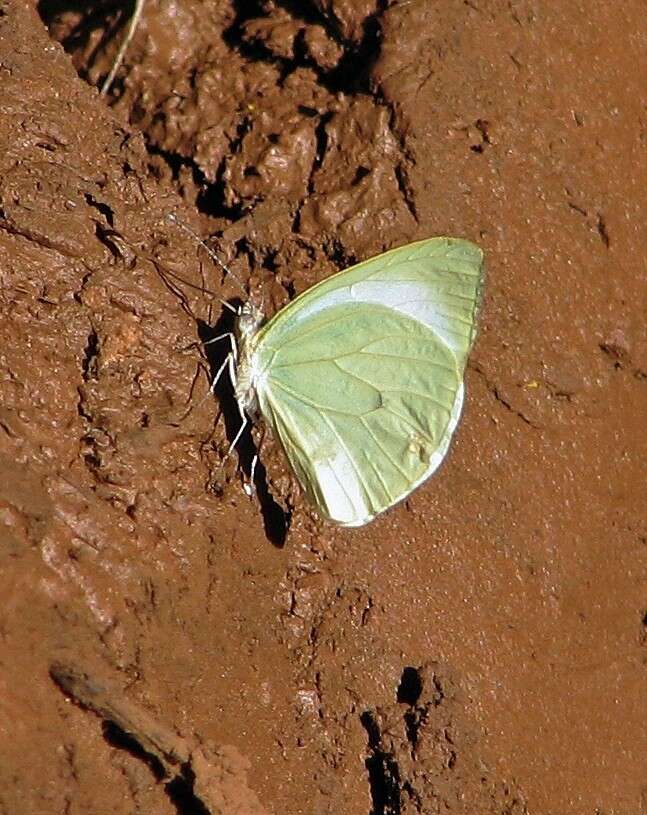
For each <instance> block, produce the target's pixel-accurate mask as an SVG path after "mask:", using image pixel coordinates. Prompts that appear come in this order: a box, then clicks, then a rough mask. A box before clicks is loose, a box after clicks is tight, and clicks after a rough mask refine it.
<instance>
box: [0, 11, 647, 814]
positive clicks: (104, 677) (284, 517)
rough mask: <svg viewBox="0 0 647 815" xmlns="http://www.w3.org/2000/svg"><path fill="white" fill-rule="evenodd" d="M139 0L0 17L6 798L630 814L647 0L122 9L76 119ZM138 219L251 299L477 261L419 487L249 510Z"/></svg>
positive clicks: (189, 809)
mask: <svg viewBox="0 0 647 815" xmlns="http://www.w3.org/2000/svg"><path fill="white" fill-rule="evenodd" d="M130 11H131V9H130V7H129V8H127V9H125V10H124V8H123V7H121V4H117V3H109V2H104V3H102V2H96V3H87V4H86V3H78V2H75V1H74V0H70V2H67V1H66V0H53V2H45V0H43V2H42V3H41V5H40V6H38V7H36V6H34V5H33V4H32V3H29V2H19V0H10V2H7V0H3V2H2V3H1V4H0V309H1V317H0V522H1V523H0V529H1V530H2V531H1V533H0V813H2V815H15V814H16V813H22V814H25V815H28V814H31V813H38V814H39V815H50V813H52V814H54V813H57V814H58V813H66V814H67V815H78V814H79V813H110V814H111V815H122V813H124V815H125V813H156V815H167V813H168V814H169V815H173V813H182V815H190V814H191V813H197V814H198V815H200V814H202V815H204V813H211V814H212V815H214V814H215V813H227V815H232V813H233V815H263V813H264V814H265V815H281V814H282V813H285V815H300V814H301V813H307V814H308V815H311V814H312V815H332V813H335V814H336V813H348V815H397V814H398V813H402V815H413V813H416V814H420V815H423V814H424V815H428V814H431V813H453V814H456V813H461V815H479V814H480V813H490V814H491V815H504V814H505V815H522V813H532V814H534V815H564V813H574V814H575V815H579V814H580V813H582V815H639V813H647V726H646V722H647V496H646V488H645V484H646V481H647V465H646V462H647V434H646V433H645V420H646V418H647V410H646V406H647V330H646V328H645V324H646V320H647V233H646V231H645V223H646V222H647V201H646V199H647V193H646V190H647V162H646V160H645V151H646V148H647V112H646V92H645V84H644V77H645V76H647V31H646V29H645V27H644V4H643V3H642V2H641V0H626V1H625V2H623V3H609V2H601V1H600V0H586V2H585V0H574V1H573V2H563V3H539V2H536V0H474V1H473V2H472V0H465V2H460V1H459V0H445V2H430V0H408V1H406V2H405V0H401V1H400V2H398V0H394V1H393V2H388V0H309V2H302V3H296V2H292V0H221V1H220V2H207V3H200V2H194V0H147V2H146V5H145V7H144V12H143V16H142V19H141V22H140V25H139V27H138V29H137V32H136V35H135V37H134V40H133V42H132V44H131V46H130V48H129V49H128V52H127V54H126V59H125V62H124V65H123V66H122V68H121V70H120V71H119V73H118V75H117V79H116V82H115V84H114V86H113V88H112V90H111V91H110V93H109V94H108V95H107V96H105V97H100V96H99V93H98V91H97V89H96V87H97V86H99V85H100V84H101V82H102V80H103V79H104V78H105V76H106V74H107V72H108V70H109V68H110V65H111V63H112V60H113V58H114V56H115V53H116V51H117V48H118V46H119V44H120V42H121V41H122V39H123V36H124V31H125V27H126V25H127V19H128V13H129V12H130ZM169 213H177V215H178V217H180V218H181V219H182V220H183V222H184V223H186V224H188V225H190V226H191V227H192V228H194V229H195V230H197V231H198V232H199V233H200V234H202V235H204V236H210V237H211V238H212V245H213V247H214V248H215V249H216V250H217V251H218V253H219V255H220V257H221V258H223V259H224V260H225V261H226V262H228V263H230V265H231V267H232V270H233V271H234V272H235V273H236V274H237V275H238V277H239V278H240V279H241V280H242V281H243V282H244V283H245V285H246V286H249V288H250V290H251V291H252V292H255V293H256V295H257V296H264V298H265V301H266V303H267V309H268V312H269V313H272V312H274V311H275V310H276V309H278V308H279V307H281V306H282V305H284V304H285V303H287V302H288V301H289V300H290V299H291V298H292V297H293V296H294V295H295V294H296V293H298V292H300V291H302V290H304V289H305V288H307V287H308V286H310V285H311V284H313V283H314V282H316V281H318V280H320V279H322V278H324V277H326V276H327V275H329V274H331V273H333V272H335V271H337V270H339V269H341V268H344V267H345V266H347V265H348V264H350V263H352V262H354V261H355V260H359V259H363V258H366V257H369V256H370V255H372V254H375V253H377V252H379V251H382V250H384V249H386V248H390V247H392V246H396V245H399V244H402V243H405V242H407V241H408V240H413V239H416V238H423V237H428V236H431V235H453V236H462V237H467V238H470V239H471V240H474V241H476V242H477V243H478V244H479V245H480V246H482V247H483V249H484V251H485V254H486V258H487V270H488V274H487V283H486V292H485V303H484V307H483V311H482V314H481V321H480V334H479V337H478V339H477V343H476V347H475V350H474V353H473V354H472V358H471V361H470V365H469V370H468V373H467V388H468V396H467V402H466V409H465V412H464V416H463V421H462V423H461V425H460V427H459V430H458V432H457V434H456V439H455V441H454V443H453V445H452V448H451V451H450V455H449V456H448V459H447V461H446V463H445V464H444V465H443V467H442V468H441V470H440V471H439V473H438V474H437V475H436V476H435V477H434V478H433V479H432V480H431V481H430V482H428V483H427V484H426V485H424V486H423V487H422V488H421V489H419V490H418V491H417V492H415V493H414V494H413V495H412V496H411V497H410V499H409V500H407V501H406V502H405V503H404V504H402V505H400V506H398V507H396V508H395V509H393V510H392V511H390V512H388V513H387V514H386V515H384V516H381V517H380V518H379V519H378V520H376V521H375V522H374V523H372V524H370V525H369V526H367V527H364V528H361V529H358V530H343V529H339V528H333V527H331V526H330V525H326V524H324V523H323V522H321V521H319V520H318V519H317V518H316V517H315V515H314V514H313V512H312V511H311V510H310V509H309V508H308V506H307V505H305V503H304V501H303V500H302V498H301V497H300V495H299V491H298V488H297V487H296V485H295V484H294V482H293V480H292V478H291V477H290V475H289V473H288V471H287V469H286V465H285V463H284V461H283V459H282V456H281V454H280V452H279V451H278V450H277V449H276V447H275V446H272V445H271V444H270V445H268V446H266V448H265V455H264V459H263V460H264V464H265V468H266V469H265V468H263V469H262V470H261V472H260V488H259V495H258V496H257V497H255V498H252V499H250V498H249V497H248V496H247V495H246V494H245V492H244V490H243V489H242V478H241V475H240V472H239V469H238V465H239V463H240V464H241V466H242V468H243V470H244V469H245V468H248V467H249V459H250V456H251V454H252V451H253V444H252V438H251V436H250V437H248V438H247V439H246V440H245V443H244V444H243V447H242V453H241V459H242V461H240V462H239V461H238V460H237V458H236V457H235V456H234V457H231V458H229V459H226V458H225V453H226V451H227V447H228V444H229V440H231V437H232V427H234V423H235V412H234V411H233V410H232V401H231V393H230V392H228V390H227V387H226V386H224V385H223V387H221V388H220V389H219V392H218V394H217V397H216V398H211V397H207V398H206V399H205V398H204V397H205V394H206V392H207V390H208V387H209V381H210V377H211V376H212V375H213V371H214V370H215V365H216V364H217V363H218V361H219V359H220V356H219V355H220V354H221V352H220V351H219V350H215V349H217V346H216V345H213V346H209V347H208V349H206V350H209V354H208V355H207V354H206V353H205V351H203V350H202V349H201V346H200V345H199V342H200V341H201V340H202V341H204V340H205V339H208V338H209V337H211V336H214V332H217V331H218V330H219V327H220V326H226V325H227V324H228V317H227V314H228V312H227V311H226V310H225V309H223V308H222V306H221V305H220V304H219V302H218V299H217V297H224V298H225V299H227V300H232V301H235V299H236V298H237V297H239V296H240V291H239V290H238V289H237V287H236V284H235V283H234V282H233V281H232V279H230V278H229V279H228V278H226V277H225V276H224V275H223V274H222V273H221V271H220V270H219V268H218V267H217V266H216V265H215V264H214V263H213V262H211V261H210V260H209V258H208V257H207V256H206V254H205V253H204V252H203V251H202V250H201V249H199V248H197V246H196V244H195V242H194V241H193V240H192V239H191V238H190V237H189V236H188V235H187V234H186V233H185V232H184V231H183V230H182V229H181V228H179V227H178V226H177V225H176V224H174V223H172V222H170V221H169V220H168V217H167V216H168V215H169ZM212 349H213V350H212ZM255 438H256V441H258V433H257V432H256V433H255Z"/></svg>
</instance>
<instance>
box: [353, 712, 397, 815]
mask: <svg viewBox="0 0 647 815" xmlns="http://www.w3.org/2000/svg"><path fill="white" fill-rule="evenodd" d="M360 722H361V723H362V726H363V727H364V730H366V734H367V736H368V749H369V754H368V756H367V758H366V760H365V762H364V766H365V767H366V771H367V772H368V783H369V786H370V790H371V804H372V805H371V811H370V815H399V813H400V812H401V811H402V800H401V795H400V769H399V767H398V763H397V761H396V760H395V759H394V758H393V756H392V755H390V754H389V753H387V752H385V751H384V749H383V748H382V736H381V733H380V727H379V724H378V723H377V721H376V719H375V717H374V716H373V714H372V713H371V712H370V711H368V710H367V711H366V712H365V713H362V715H361V716H360Z"/></svg>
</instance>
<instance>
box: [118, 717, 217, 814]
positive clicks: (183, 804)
mask: <svg viewBox="0 0 647 815" xmlns="http://www.w3.org/2000/svg"><path fill="white" fill-rule="evenodd" d="M103 736H104V738H105V740H106V741H107V742H108V744H110V745H111V746H112V747H114V748H115V749H117V750H125V751H126V752H127V753H129V754H130V755H131V756H133V758H136V759H138V760H139V761H143V762H144V764H146V765H147V767H148V768H149V769H150V770H151V772H152V773H153V775H154V777H155V780H156V781H164V779H165V778H168V776H167V774H166V771H165V769H164V766H163V764H162V762H161V761H160V760H159V759H158V758H157V757H156V756H154V755H152V754H151V753H148V752H146V750H144V748H143V747H142V745H141V744H140V743H139V742H138V741H137V739H135V738H134V737H133V736H131V735H130V734H129V733H126V732H125V731H124V730H122V729H121V728H120V727H118V726H117V725H116V724H115V723H114V722H111V721H108V720H106V721H104V723H103ZM194 783H195V775H194V773H193V771H192V770H191V768H190V767H189V766H188V765H183V766H182V767H181V771H180V774H179V775H176V776H174V777H173V778H172V779H170V780H169V781H167V782H166V783H165V784H164V790H165V792H166V794H167V795H168V797H169V799H170V800H171V802H172V803H173V805H174V807H175V808H176V810H177V813H178V815H210V812H209V809H207V807H206V806H205V805H204V804H203V803H202V801H201V800H200V799H199V798H198V797H197V795H196V794H195V792H194V791H193V788H194Z"/></svg>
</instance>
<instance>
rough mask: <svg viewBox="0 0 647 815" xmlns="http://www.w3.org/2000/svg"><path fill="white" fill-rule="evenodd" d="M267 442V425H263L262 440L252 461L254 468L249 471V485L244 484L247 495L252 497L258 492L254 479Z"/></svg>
mask: <svg viewBox="0 0 647 815" xmlns="http://www.w3.org/2000/svg"><path fill="white" fill-rule="evenodd" d="M264 441H265V425H263V430H262V435H261V440H260V442H259V443H258V450H257V451H256V452H255V453H254V458H253V459H252V466H251V468H250V471H249V481H248V483H247V484H243V489H244V490H245V492H246V493H247V495H249V496H250V498H251V496H252V495H253V494H254V492H255V491H256V487H255V485H254V478H255V476H256V465H257V464H258V458H259V456H260V454H261V449H262V447H263V442H264Z"/></svg>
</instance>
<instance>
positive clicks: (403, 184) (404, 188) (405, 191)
mask: <svg viewBox="0 0 647 815" xmlns="http://www.w3.org/2000/svg"><path fill="white" fill-rule="evenodd" d="M395 178H396V181H397V182H398V189H399V190H400V195H402V198H403V200H404V203H405V204H406V206H407V209H408V210H409V212H410V213H411V217H412V218H413V220H414V221H415V222H416V223H418V210H417V208H416V202H415V199H414V196H413V193H412V191H411V184H410V183H409V176H408V174H407V171H406V170H405V169H404V166H403V165H402V163H400V164H397V165H396V167H395Z"/></svg>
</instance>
